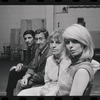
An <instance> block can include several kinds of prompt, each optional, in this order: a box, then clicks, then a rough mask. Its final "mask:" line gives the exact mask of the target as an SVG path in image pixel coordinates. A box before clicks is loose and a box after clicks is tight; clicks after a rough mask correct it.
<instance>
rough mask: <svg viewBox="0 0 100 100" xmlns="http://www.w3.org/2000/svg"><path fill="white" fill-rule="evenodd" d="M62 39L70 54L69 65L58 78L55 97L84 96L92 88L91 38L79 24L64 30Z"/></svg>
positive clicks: (92, 51)
mask: <svg viewBox="0 0 100 100" xmlns="http://www.w3.org/2000/svg"><path fill="white" fill-rule="evenodd" d="M63 37H64V41H65V45H66V49H67V50H68V52H69V53H70V59H71V65H70V66H69V67H68V68H66V70H65V71H64V72H63V73H62V75H60V76H59V81H58V87H59V89H58V93H57V95H60V96H62V95H68V96H82V95H85V93H86V92H87V90H88V89H89V88H90V87H91V86H92V82H93V77H94V70H93V67H94V66H93V64H91V61H92V57H93V55H94V44H93V41H92V37H91V35H90V33H89V31H88V30H87V29H86V28H85V27H83V26H81V25H79V24H73V25H71V26H69V27H68V28H66V29H65V31H64V34H63ZM93 62H94V61H93ZM98 65H99V64H98ZM86 95H88V94H86Z"/></svg>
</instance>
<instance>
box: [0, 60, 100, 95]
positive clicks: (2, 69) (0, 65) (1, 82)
mask: <svg viewBox="0 0 100 100" xmlns="http://www.w3.org/2000/svg"><path fill="white" fill-rule="evenodd" d="M17 63H18V62H12V61H7V60H6V61H2V60H0V96H2V95H6V93H5V90H6V86H7V80H8V75H9V69H10V68H11V66H13V65H16V64H17ZM91 95H94V96H95V95H100V70H99V71H98V72H97V73H96V75H95V79H94V85H93V88H92V92H91Z"/></svg>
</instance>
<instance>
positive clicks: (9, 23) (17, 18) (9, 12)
mask: <svg viewBox="0 0 100 100" xmlns="http://www.w3.org/2000/svg"><path fill="white" fill-rule="evenodd" d="M45 14H46V13H45V6H43V5H41V6H40V5H39V6H38V5H37V6H35V5H34V6H31V5H30V6H27V5H26V6H25V5H24V6H23V5H21V6H15V5H14V6H13V5H11V6H10V5H0V51H2V49H3V48H2V46H3V45H8V44H9V42H10V33H11V30H10V29H12V28H20V24H21V19H34V18H35V19H36V18H37V19H38V18H45V17H46V15H45Z"/></svg>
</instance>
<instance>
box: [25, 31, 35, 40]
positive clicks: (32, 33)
mask: <svg viewBox="0 0 100 100" xmlns="http://www.w3.org/2000/svg"><path fill="white" fill-rule="evenodd" d="M27 34H31V35H32V37H33V38H35V32H34V31H33V30H26V31H25V32H24V34H23V37H24V36H25V35H27Z"/></svg>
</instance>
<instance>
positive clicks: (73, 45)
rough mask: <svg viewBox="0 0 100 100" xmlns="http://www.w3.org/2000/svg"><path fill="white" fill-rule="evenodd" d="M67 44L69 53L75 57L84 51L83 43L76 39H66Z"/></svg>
mask: <svg viewBox="0 0 100 100" xmlns="http://www.w3.org/2000/svg"><path fill="white" fill-rule="evenodd" d="M65 45H66V48H67V49H68V51H69V53H70V54H71V55H72V56H73V57H74V56H77V55H79V54H81V53H82V52H83V49H84V48H83V44H82V43H80V42H78V41H77V40H75V39H65Z"/></svg>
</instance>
